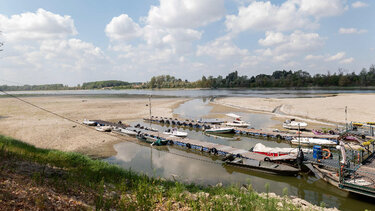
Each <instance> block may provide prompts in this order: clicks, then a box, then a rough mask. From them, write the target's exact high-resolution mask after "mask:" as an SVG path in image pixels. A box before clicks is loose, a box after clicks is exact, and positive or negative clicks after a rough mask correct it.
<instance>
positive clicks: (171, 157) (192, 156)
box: [107, 142, 375, 210]
mask: <svg viewBox="0 0 375 211" xmlns="http://www.w3.org/2000/svg"><path fill="white" fill-rule="evenodd" d="M115 150H116V151H117V152H118V155H116V156H114V157H111V158H108V159H107V161H109V162H112V163H116V164H119V165H120V166H122V167H124V168H125V169H132V170H134V171H136V172H142V173H145V174H147V175H149V176H153V177H159V176H160V177H164V178H167V179H171V180H174V179H176V180H179V181H182V182H185V183H191V182H194V183H197V184H201V185H215V184H217V183H220V182H221V183H223V184H224V185H228V184H239V185H241V184H247V183H248V182H249V181H250V182H251V184H252V186H253V187H254V189H255V190H257V191H259V192H264V191H265V188H264V186H265V184H266V183H269V184H270V191H271V192H275V193H277V194H282V190H283V189H284V188H288V192H289V194H290V195H294V196H298V197H301V198H304V199H306V200H308V201H310V202H311V203H314V204H318V205H319V204H320V203H321V202H322V201H324V203H325V204H327V206H329V207H333V206H335V207H338V208H340V209H348V210H351V209H355V210H360V209H362V210H363V209H365V208H367V209H368V208H370V209H371V208H372V209H374V208H375V207H374V206H373V205H371V204H370V203H366V202H362V201H358V200H355V199H351V198H347V197H346V194H345V192H341V191H339V190H338V189H337V188H334V187H333V186H330V185H327V183H325V182H323V181H321V180H317V179H316V178H314V177H311V176H307V175H302V176H298V177H287V176H277V175H270V174H264V173H261V172H257V171H249V170H245V169H241V168H236V167H231V166H226V165H223V164H220V163H219V160H218V158H215V157H210V156H208V155H206V154H202V153H200V152H195V151H190V150H185V149H183V148H179V147H175V146H172V147H166V146H164V147H158V148H151V147H150V146H144V145H139V144H136V143H131V142H124V143H120V144H117V145H115ZM215 160H216V162H215V163H213V162H214V161H215Z"/></svg>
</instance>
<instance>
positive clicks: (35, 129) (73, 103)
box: [0, 96, 186, 157]
mask: <svg viewBox="0 0 375 211" xmlns="http://www.w3.org/2000/svg"><path fill="white" fill-rule="evenodd" d="M22 99H24V100H26V101H28V102H31V103H33V104H35V105H38V106H40V107H42V108H45V109H47V110H50V111H53V112H55V113H57V114H59V115H62V116H64V117H67V118H69V119H72V120H75V121H77V122H80V123H81V122H82V121H83V119H85V118H86V119H101V120H107V121H116V122H117V121H119V120H121V121H122V122H124V123H126V122H129V121H133V120H137V119H141V118H143V117H145V116H148V115H149V109H148V107H146V104H147V103H148V99H147V98H142V99H140V98H91V97H90V98H82V97H68V96H61V97H51V96H47V97H23V98H22ZM184 101H186V99H183V98H168V99H165V98H154V99H153V100H152V112H153V114H155V115H159V116H166V117H172V110H173V108H174V107H176V106H178V105H179V104H180V103H182V102H184ZM0 134H2V135H6V136H10V137H13V138H16V139H19V140H22V141H24V142H27V143H30V144H33V145H35V146H36V147H41V148H49V149H58V150H63V151H74V152H81V153H85V154H88V155H91V156H98V157H107V156H111V155H114V154H116V152H115V150H114V149H113V145H114V144H116V143H119V142H121V141H124V136H121V137H119V138H116V137H113V136H109V135H106V134H104V133H100V132H97V131H95V130H92V129H89V128H86V127H84V126H81V125H79V124H75V123H73V122H70V121H68V120H64V119H62V118H59V117H57V116H55V115H53V114H50V113H47V112H45V111H43V110H40V109H37V108H35V107H32V106H30V105H28V104H25V103H23V102H21V101H19V100H17V99H14V98H0Z"/></svg>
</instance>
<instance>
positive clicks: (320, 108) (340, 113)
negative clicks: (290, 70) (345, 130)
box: [213, 94, 375, 124]
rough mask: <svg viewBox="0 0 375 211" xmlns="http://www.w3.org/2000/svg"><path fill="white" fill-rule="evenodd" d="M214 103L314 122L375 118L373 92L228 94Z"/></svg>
mask: <svg viewBox="0 0 375 211" xmlns="http://www.w3.org/2000/svg"><path fill="white" fill-rule="evenodd" d="M213 104H218V105H223V106H227V107H232V108H236V109H241V110H244V111H248V112H261V113H267V114H274V115H275V117H279V118H284V119H286V118H291V117H297V118H301V119H304V120H308V121H312V122H316V123H319V122H322V123H323V122H328V123H333V124H345V107H346V106H347V111H348V112H347V121H348V122H350V121H360V122H372V121H375V106H374V105H375V95H374V94H338V95H333V96H327V97H319V98H287V99H285V98H283V99H279V98H245V97H227V98H219V99H216V100H215V102H213Z"/></svg>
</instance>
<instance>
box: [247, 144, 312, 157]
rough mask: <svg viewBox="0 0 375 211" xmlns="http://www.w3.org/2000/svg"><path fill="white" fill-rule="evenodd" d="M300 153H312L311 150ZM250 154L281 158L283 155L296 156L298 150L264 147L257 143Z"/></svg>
mask: <svg viewBox="0 0 375 211" xmlns="http://www.w3.org/2000/svg"><path fill="white" fill-rule="evenodd" d="M302 151H303V152H304V153H312V152H313V150H312V149H304V148H302ZM252 152H255V153H258V154H262V155H267V156H273V157H277V156H283V155H290V154H295V155H296V154H298V148H291V147H285V148H280V147H266V146H264V145H263V144H262V143H257V144H256V145H255V146H254V147H253V149H252Z"/></svg>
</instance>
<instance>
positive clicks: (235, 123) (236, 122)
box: [225, 120, 250, 127]
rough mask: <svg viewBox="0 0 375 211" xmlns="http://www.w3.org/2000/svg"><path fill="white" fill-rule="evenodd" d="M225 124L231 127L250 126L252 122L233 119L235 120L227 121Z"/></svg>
mask: <svg viewBox="0 0 375 211" xmlns="http://www.w3.org/2000/svg"><path fill="white" fill-rule="evenodd" d="M225 124H226V125H227V126H229V127H249V126H250V124H248V123H247V122H245V121H242V120H233V122H227V123H225Z"/></svg>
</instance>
